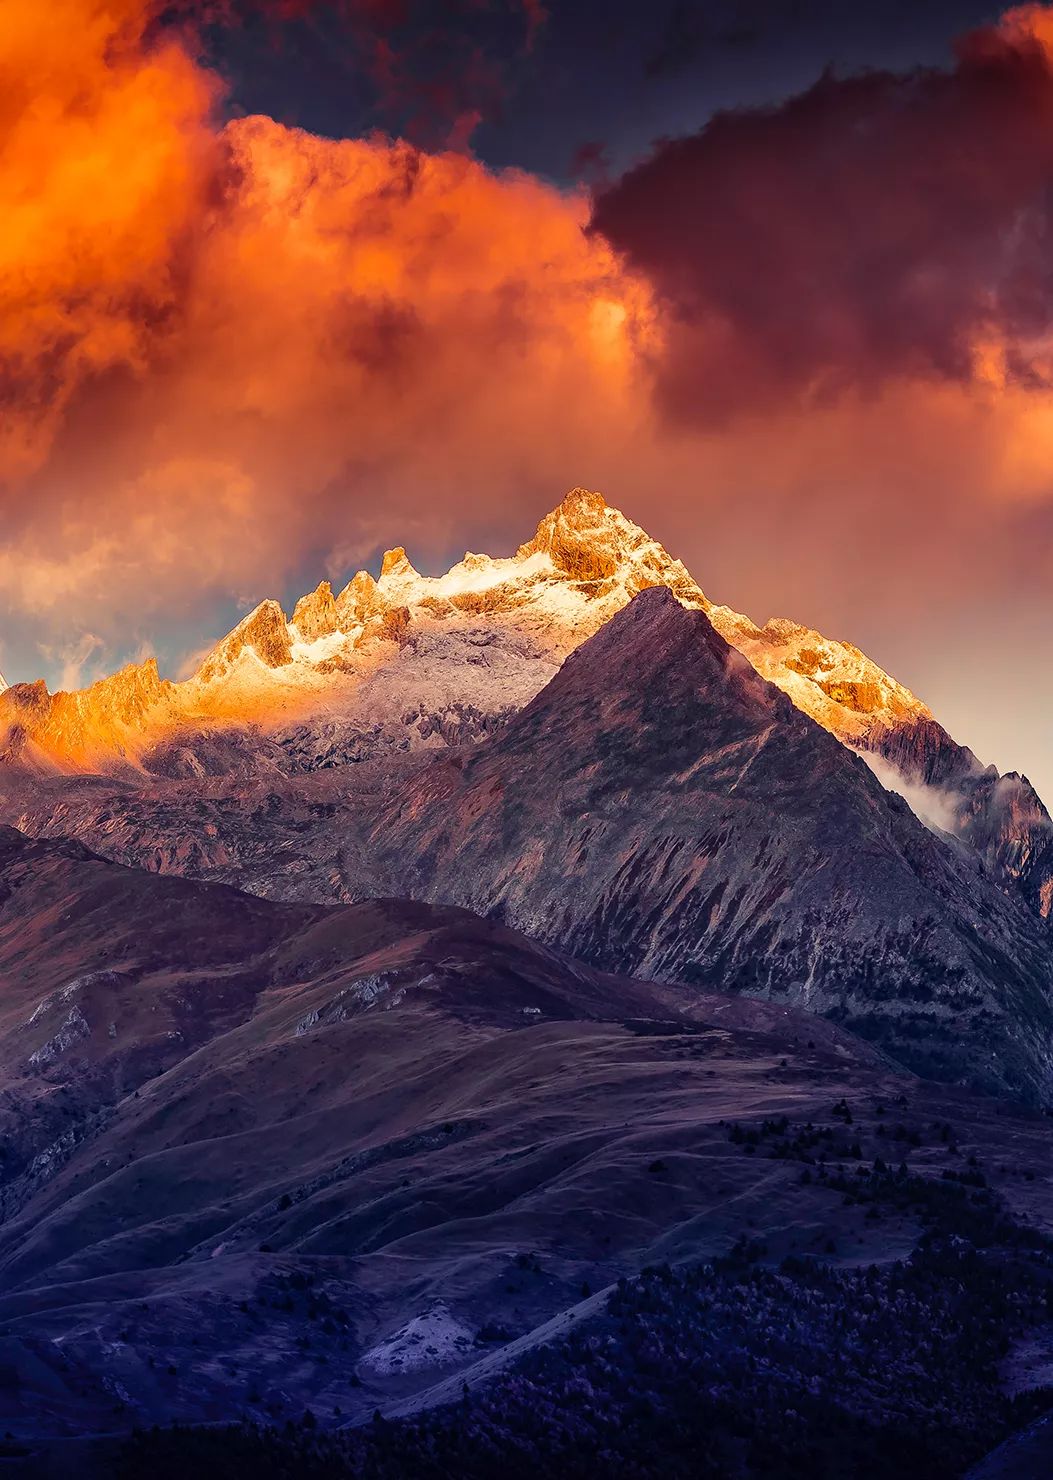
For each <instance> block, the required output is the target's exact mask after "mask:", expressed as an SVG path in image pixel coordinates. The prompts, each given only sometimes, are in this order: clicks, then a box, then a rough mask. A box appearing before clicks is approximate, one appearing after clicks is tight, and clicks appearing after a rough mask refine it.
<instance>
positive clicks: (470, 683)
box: [0, 488, 1053, 915]
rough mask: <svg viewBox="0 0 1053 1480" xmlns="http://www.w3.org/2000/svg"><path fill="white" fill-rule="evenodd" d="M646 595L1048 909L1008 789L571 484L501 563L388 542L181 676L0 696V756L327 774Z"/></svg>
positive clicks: (815, 644)
mask: <svg viewBox="0 0 1053 1480" xmlns="http://www.w3.org/2000/svg"><path fill="white" fill-rule="evenodd" d="M652 586H664V587H666V588H668V589H669V590H670V591H671V592H672V593H673V594H674V596H675V597H676V598H677V600H678V601H679V602H680V604H681V605H682V606H685V607H687V608H688V609H695V610H699V611H703V612H705V613H706V614H707V615H708V617H709V619H710V621H711V623H712V624H713V626H714V628H715V629H716V630H717V631H718V632H719V633H720V634H721V636H722V637H724V638H725V639H726V641H728V642H729V643H730V644H731V645H732V646H733V647H735V648H737V649H738V650H739V652H741V653H742V654H743V655H744V656H745V657H746V658H747V659H748V661H749V662H750V664H751V665H752V666H753V667H754V668H755V669H756V671H757V672H758V673H759V674H761V675H762V676H763V677H764V678H766V679H768V680H769V681H770V682H771V683H773V684H775V685H776V686H777V687H778V688H780V689H781V690H782V691H783V692H784V693H785V694H786V695H787V696H788V697H789V698H790V699H791V700H792V702H793V703H794V705H796V707H797V708H798V709H800V710H802V711H803V712H804V713H805V714H807V715H808V716H809V717H810V718H811V719H813V720H815V721H816V722H817V723H818V724H820V725H821V726H822V727H823V728H824V729H827V730H829V731H830V732H831V733H832V734H834V735H836V736H837V737H838V739H840V740H842V741H844V742H845V743H846V744H848V745H850V746H853V747H854V748H857V749H859V750H860V751H863V752H865V753H869V754H872V755H874V756H877V757H880V758H882V759H883V760H884V762H886V763H887V765H886V766H885V767H884V769H882V770H881V771H880V779H881V780H882V781H883V783H884V784H885V785H887V786H891V787H893V788H894V789H896V790H899V791H901V792H902V793H903V794H904V796H906V797H907V799H908V801H910V803H911V805H912V806H914V807H915V808H916V810H918V812H919V815H920V816H922V817H923V818H924V819H925V820H926V821H927V822H929V823H930V824H931V825H933V826H935V827H937V828H939V829H940V830H942V831H946V832H950V833H952V834H953V835H955V836H957V837H960V838H962V839H963V840H964V841H966V842H967V843H968V844H970V845H971V846H973V847H975V848H976V849H977V851H978V852H979V853H980V855H981V857H982V859H983V860H984V863H985V865H986V866H987V867H988V868H989V869H990V870H992V871H993V873H994V875H995V876H996V877H997V878H998V879H999V880H1001V881H1002V882H1003V883H1004V884H1005V886H1006V887H1010V888H1013V889H1014V890H1016V889H1019V890H1021V891H1022V892H1023V893H1024V895H1025V897H1026V898H1027V899H1028V902H1029V903H1030V905H1031V906H1032V908H1034V909H1035V910H1037V911H1038V912H1039V913H1041V914H1043V915H1048V914H1049V912H1050V908H1051V905H1053V823H1051V822H1050V818H1049V815H1048V813H1047V812H1046V809H1045V808H1044V806H1043V805H1042V802H1041V801H1040V800H1039V798H1038V797H1037V795H1036V794H1035V792H1034V790H1033V788H1032V787H1031V786H1030V784H1029V783H1028V781H1027V780H1026V778H1023V777H1018V776H1009V777H1004V778H1002V777H999V776H998V775H997V774H996V773H995V772H994V771H992V770H989V769H987V770H985V768H984V767H983V766H982V765H981V764H980V763H979V762H978V761H977V760H976V758H975V757H974V756H973V755H972V753H971V752H970V751H968V750H966V749H965V748H963V747H961V746H958V745H956V744H955V742H954V741H953V740H951V738H950V736H948V735H947V733H946V731H945V730H943V729H942V727H941V726H940V725H939V724H938V722H937V721H936V720H935V718H934V717H933V715H932V714H931V712H930V711H929V710H928V708H927V707H926V706H925V705H924V704H923V703H922V701H921V700H920V699H918V698H917V697H916V696H915V695H914V694H912V693H911V692H910V690H909V689H907V688H905V687H904V686H903V685H902V684H900V683H898V682H897V681H896V680H895V679H894V678H892V677H891V676H890V675H889V674H887V673H885V672H884V671H883V670H882V669H881V668H879V667H878V666H877V664H875V663H873V662H871V660H870V659H869V658H867V656H866V655H865V654H864V653H862V652H860V650H859V649H858V648H856V647H854V646H853V645H852V644H851V643H848V642H841V641H837V640H834V639H831V638H828V637H825V636H823V635H822V634H821V633H818V632H815V631H813V630H811V629H810V628H807V627H802V626H800V625H799V624H797V623H795V622H792V621H790V620H787V619H783V618H776V619H773V620H771V621H769V622H767V623H766V624H765V625H764V626H763V627H758V626H757V625H756V624H755V623H754V622H752V621H751V620H750V619H749V618H748V617H746V616H743V615H742V614H740V613H738V612H736V611H733V610H732V609H731V608H729V607H725V606H718V605H714V604H713V603H711V602H710V601H709V600H708V598H707V597H706V595H705V594H704V592H703V590H702V588H701V587H700V586H699V585H698V583H697V582H696V581H695V580H694V578H693V577H692V576H691V574H690V573H689V572H688V571H687V570H686V569H685V567H684V566H683V565H682V564H681V562H680V561H679V560H676V559H675V558H674V557H672V556H671V555H670V554H669V553H668V552H667V551H666V550H664V549H663V547H662V546H661V545H660V544H658V542H657V541H655V540H653V539H652V538H651V537H650V536H649V535H648V534H647V533H646V532H645V531H644V530H642V529H640V528H639V526H637V525H636V524H634V523H633V522H632V521H631V520H630V519H627V518H626V517H625V515H624V514H622V513H621V512H620V511H619V510H618V509H615V508H613V507H612V506H611V505H610V504H608V503H607V502H606V500H605V499H604V498H603V496H602V495H601V494H599V493H596V492H591V491H589V490H586V489H581V488H576V489H573V490H572V491H571V492H570V493H569V494H568V495H567V496H566V498H564V499H563V501H562V502H561V503H560V504H559V505H558V506H557V507H556V508H554V509H553V510H552V512H551V513H549V514H547V515H546V516H545V517H544V518H543V519H542V520H541V521H540V523H539V524H538V526H537V529H536V531H535V533H534V536H533V537H532V538H531V539H530V540H528V541H527V542H526V543H524V544H522V545H521V546H520V547H519V549H518V550H517V551H516V553H515V554H514V555H512V556H510V557H505V558H494V557H491V556H489V555H485V554H477V553H471V552H469V553H467V554H466V555H465V556H464V559H463V560H461V561H460V562H458V564H456V565H454V566H453V567H452V568H451V569H450V570H448V571H447V572H446V573H445V574H443V575H439V576H425V575H421V574H420V573H419V572H418V571H417V570H416V569H415V567H414V565H413V563H412V561H411V560H410V558H409V556H408V555H407V553H406V551H405V550H404V549H403V548H401V547H397V548H395V549H393V550H389V551H388V552H387V553H386V554H385V556H384V559H383V562H382V568H381V574H380V576H379V578H378V579H374V578H373V577H372V576H371V575H370V574H369V573H368V572H366V571H359V572H358V573H357V574H356V575H354V576H353V577H352V578H351V579H350V580H349V581H348V582H347V584H346V585H345V586H344V587H343V589H342V590H340V591H339V593H338V594H336V595H334V593H333V589H332V587H331V586H330V584H329V582H328V581H323V582H322V583H321V584H320V585H319V586H318V587H317V588H316V589H315V590H314V591H312V592H309V593H308V594H306V595H304V596H303V597H301V598H300V600H299V601H298V602H297V603H296V605H295V608H294V610H293V613H292V617H291V618H288V617H287V616H286V614H285V612H284V611H283V610H282V608H281V606H280V604H279V603H278V602H276V601H264V602H261V604H260V605H259V606H258V607H257V608H256V609H255V610H254V611H253V612H251V613H250V614H249V615H248V616H247V617H245V618H244V620H243V621H242V622H240V623H239V625H238V626H237V627H236V628H235V629H234V631H233V632H231V633H230V634H228V635H227V636H226V637H225V638H223V639H222V640H221V641H220V642H219V643H217V645H216V646H215V647H214V648H213V650H212V651H211V652H210V653H209V655H208V656H207V657H206V658H205V660H204V662H203V663H202V664H201V666H200V668H199V670H198V671H197V673H196V674H195V675H194V676H193V677H192V678H190V679H189V680H187V681H186V682H184V683H168V682H166V681H163V680H161V679H160V678H159V676H158V674H157V672H156V668H154V667H153V666H152V665H150V664H147V665H143V667H141V668H134V669H126V670H124V671H123V672H122V673H120V674H117V675H115V676H114V677H112V678H109V679H105V680H103V681H101V682H100V683H97V684H95V685H93V686H92V687H91V688H90V689H86V690H83V691H80V692H78V693H75V694H62V693H60V694H55V695H50V694H48V692H47V690H46V689H45V688H44V686H43V684H33V685H25V684H20V685H16V686H15V687H14V688H13V689H9V690H7V691H6V692H2V691H0V753H2V754H3V755H4V756H5V757H7V758H8V759H9V760H10V759H15V760H18V761H19V762H20V763H21V764H22V765H32V766H34V767H35V768H36V769H37V770H55V769H58V770H60V771H95V772H103V773H106V772H111V773H120V774H122V775H126V776H127V775H132V774H135V773H138V774H143V773H146V774H150V773H157V774H161V775H168V776H171V775H173V774H174V775H176V776H184V777H192V776H193V775H195V774H197V773H199V772H207V773H209V774H214V775H220V774H224V772H227V771H229V772H230V773H231V774H235V773H237V774H241V773H244V772H246V771H248V772H250V773H253V774H255V773H259V772H260V771H261V770H262V771H265V772H271V771H275V770H276V771H279V772H290V771H291V772H308V771H311V770H313V769H316V768H326V769H332V768H334V767H340V766H343V765H346V764H350V763H358V762H360V761H362V760H367V759H376V758H383V757H385V756H390V755H400V754H403V753H406V752H410V753H412V752H417V751H427V750H434V749H441V748H445V747H447V746H449V745H450V744H456V745H459V744H463V743H467V742H471V741H474V740H477V739H479V738H480V737H481V736H483V735H486V734H490V733H492V732H493V731H494V729H495V727H496V726H498V725H499V724H500V723H502V722H503V721H504V720H505V719H506V718H507V717H508V716H509V715H510V714H513V713H515V712H516V711H517V710H519V709H521V708H522V707H523V706H524V705H525V704H527V703H528V702H529V701H530V700H531V699H532V698H533V697H534V695H535V694H537V693H538V692H539V691H540V690H541V689H542V688H543V687H544V685H545V684H546V683H547V682H548V681H549V680H550V679H551V678H552V676H553V674H554V673H555V672H556V670H557V668H558V666H559V665H560V663H562V662H563V660H564V659H565V658H566V657H567V656H568V655H569V654H570V653H572V652H573V651H574V650H575V649H576V648H577V647H579V646H580V645H581V643H583V642H584V641H585V640H586V639H588V638H589V637H591V636H592V635H593V634H594V633H596V632H597V631H599V629H600V628H601V627H602V626H603V625H604V624H605V623H606V622H608V621H609V620H610V619H611V617H613V616H614V615H615V614H616V613H617V612H618V611H620V610H621V609H622V608H623V607H624V606H625V605H626V604H627V603H628V602H629V601H631V600H632V598H633V597H634V596H635V595H637V594H638V593H639V592H641V591H644V590H646V589H647V588H648V587H652ZM97 843H98V840H97V839H96V844H97Z"/></svg>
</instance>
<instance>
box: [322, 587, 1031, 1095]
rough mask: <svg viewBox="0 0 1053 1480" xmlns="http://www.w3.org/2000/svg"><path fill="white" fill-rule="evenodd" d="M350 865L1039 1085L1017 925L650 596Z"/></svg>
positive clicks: (365, 885) (671, 604)
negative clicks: (356, 863)
mask: <svg viewBox="0 0 1053 1480" xmlns="http://www.w3.org/2000/svg"><path fill="white" fill-rule="evenodd" d="M357 857H358V878H357V881H356V880H355V876H354V873H353V872H352V873H351V874H350V880H351V883H352V887H353V889H354V888H355V887H357V889H358V890H359V891H362V892H364V891H366V890H368V889H371V888H375V887H377V885H378V883H379V887H380V888H381V889H382V890H387V889H391V888H393V887H395V884H396V881H397V887H398V888H399V889H400V890H401V891H402V892H405V893H409V894H412V895H414V896H416V897H420V898H425V899H444V900H452V901H455V902H457V903H459V904H463V905H466V906H467V907H469V908H471V909H474V910H477V911H479V912H480V913H483V914H488V915H491V916H493V917H495V918H499V919H502V920H505V921H507V922H508V923H509V924H512V925H515V926H516V927H517V928H519V929H522V930H525V931H526V932H527V933H529V934H531V935H533V936H535V937H537V938H539V939H542V940H547V941H550V942H557V941H558V942H559V943H560V944H561V945H562V946H563V947H564V949H567V950H569V951H570V952H572V953H573V954H574V955H576V956H580V957H582V958H583V959H585V960H588V961H591V962H593V963H594V964H596V965H601V966H603V967H605V968H606V969H608V970H616V971H622V972H626V973H629V974H632V975H638V976H642V977H645V978H649V979H655V980H659V981H680V982H688V983H702V984H708V985H711V986H716V985H718V984H719V986H720V989H721V990H726V991H732V992H744V993H749V994H753V995H758V996H768V997H772V998H774V999H775V1000H778V1001H783V1002H789V1003H793V1004H794V1005H797V1006H803V1007H806V1008H808V1009H810V1010H811V1011H814V1012H820V1013H824V1014H829V1015H833V1016H835V1017H836V1019H837V1020H838V1021H840V1022H842V1023H844V1024H846V1025H847V1026H849V1027H851V1028H853V1029H854V1030H855V1031H857V1032H862V1033H865V1034H867V1035H869V1036H873V1037H875V1038H876V1039H878V1040H879V1041H880V1042H881V1043H882V1044H883V1045H884V1046H885V1047H886V1048H888V1049H889V1051H890V1052H892V1053H894V1054H896V1055H897V1056H898V1057H899V1058H900V1059H902V1060H903V1061H904V1062H906V1063H909V1064H911V1065H913V1066H914V1067H916V1068H919V1069H921V1070H922V1072H927V1073H930V1074H937V1075H941V1076H947V1075H950V1076H964V1077H967V1078H969V1079H972V1080H974V1081H976V1082H979V1083H985V1084H988V1085H990V1086H992V1087H1002V1088H1005V1087H1010V1088H1013V1089H1015V1090H1017V1091H1020V1090H1024V1091H1025V1092H1027V1093H1029V1094H1030V1095H1031V1096H1033V1097H1034V1098H1037V1099H1040V1100H1048V1099H1049V1098H1050V1094H1051V1091H1053V1036H1051V1030H1053V960H1051V958H1050V952H1049V948H1048V941H1047V938H1046V936H1045V933H1044V931H1043V930H1042V929H1041V927H1040V926H1039V924H1038V922H1037V921H1035V920H1034V918H1033V917H1032V916H1031V915H1030V914H1029V912H1027V911H1026V909H1025V908H1024V906H1023V904H1022V902H1021V901H1019V900H1016V899H1011V898H1007V897H1006V896H1005V895H1004V894H1003V893H1002V892H1001V891H1000V890H999V889H998V888H996V887H994V886H993V885H992V883H991V882H990V881H989V880H988V879H987V878H986V877H985V876H984V874H983V871H982V869H981V867H980V866H979V864H978V862H977V861H976V860H975V858H974V857H972V856H971V855H970V853H968V852H967V851H966V850H965V849H964V848H962V847H961V846H959V845H954V844H948V843H947V842H945V841H942V840H940V839H939V838H937V837H935V836H934V835H933V834H932V833H931V832H929V830H928V829H926V828H925V827H923V826H922V824H921V823H920V822H919V821H918V820H917V819H916V817H915V816H914V815H913V813H912V812H911V811H910V809H909V808H908V807H907V806H906V805H905V804H904V803H903V802H902V801H901V800H900V798H898V797H896V796H895V795H893V794H891V793H889V792H887V791H885V790H884V789H883V788H882V787H881V786H880V785H879V784H878V782H877V781H876V780H875V778H874V776H873V775H872V774H871V772H870V770H869V769H868V768H867V766H866V765H865V764H864V763H863V761H862V760H861V759H860V758H859V757H857V756H854V755H853V754H852V753H851V752H850V751H849V750H848V749H847V748H846V747H845V746H843V745H841V744H839V743H838V742H837V741H836V740H835V739H834V738H833V737H832V736H831V735H829V734H828V733H826V731H824V730H823V729H822V728H821V727H820V726H818V725H816V724H815V723H814V722H813V721H811V720H810V719H808V718H807V716H805V715H803V714H802V713H801V712H800V711H799V710H797V709H796V708H795V707H794V706H793V705H792V704H791V703H790V702H789V701H788V700H787V698H786V696H785V695H784V694H782V693H781V692H780V691H779V690H778V689H776V688H775V687H774V686H773V685H771V684H769V683H767V682H766V681H765V680H764V679H762V678H761V677H760V675H759V674H758V673H757V671H756V670H755V669H754V668H753V667H752V666H751V665H750V664H749V663H747V662H746V661H745V659H744V658H743V657H742V655H741V654H740V653H739V652H738V651H737V650H736V649H734V648H732V647H731V646H730V645H729V644H728V643H726V642H725V641H724V639H723V638H722V637H721V636H720V634H719V633H718V632H717V631H716V629H715V628H714V626H713V625H712V623H711V622H710V620H709V617H708V616H707V615H706V613H705V612H702V611H697V610H696V611H691V610H688V609H686V608H684V607H683V606H681V605H680V603H679V602H678V601H677V599H676V598H675V597H674V596H673V595H672V593H671V592H670V591H668V590H667V589H665V588H664V587H659V588H657V589H655V590H649V591H644V592H643V593H642V594H640V595H639V596H637V597H636V598H635V599H634V600H633V601H632V602H631V603H630V604H629V606H628V607H626V608H624V609H623V610H622V611H620V612H619V613H618V614H617V615H616V616H614V617H613V618H612V619H611V621H610V622H609V623H608V624H607V625H606V626H605V627H604V628H602V629H601V631H600V632H599V633H597V635H596V636H594V637H592V638H590V639H589V641H587V642H586V643H584V644H583V645H582V646H581V647H580V648H579V649H578V650H577V651H576V652H574V653H573V654H572V655H571V657H570V658H568V659H567V661H566V662H565V663H564V665H563V667H562V668H561V670H560V672H559V674H558V675H557V676H556V677H555V678H554V679H553V680H552V682H551V683H549V684H548V685H547V686H546V688H545V689H544V690H542V692H541V693H540V694H539V695H538V696H537V697H536V698H535V699H533V700H532V701H531V702H530V704H528V705H527V706H526V708H525V709H523V710H522V711H521V713H519V714H518V715H517V716H515V718H513V719H512V720H510V721H509V722H508V724H507V725H506V726H505V727H504V729H503V730H502V731H501V732H500V733H499V734H498V735H497V736H495V737H494V738H493V739H492V740H490V741H488V742H484V743H482V744H480V745H478V746H476V747H473V748H471V749H469V750H466V751H461V752H455V753H451V754H450V755H449V757H448V758H443V759H440V760H436V761H434V762H433V763H432V764H431V765H430V766H429V767H427V768H425V769H424V770H422V771H421V772H419V773H418V774H417V775H416V776H415V777H413V778H412V779H410V780H409V781H408V782H407V783H406V784H405V785H404V786H403V787H401V788H400V789H398V790H397V791H396V792H395V793H394V794H393V796H392V797H391V798H390V799H389V800H388V801H386V803H385V804H383V805H382V806H381V808H380V809H379V812H378V814H377V815H376V818H375V820H374V821H373V823H372V826H371V828H370V829H369V831H368V832H367V833H366V834H365V835H364V836H363V837H362V838H361V840H360V843H359V848H358V854H357ZM348 866H349V867H351V865H350V864H348Z"/></svg>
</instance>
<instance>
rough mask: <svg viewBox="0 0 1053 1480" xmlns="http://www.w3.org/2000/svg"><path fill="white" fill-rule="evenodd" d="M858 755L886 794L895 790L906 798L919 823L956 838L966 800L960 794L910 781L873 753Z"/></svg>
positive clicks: (931, 830) (866, 752)
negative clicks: (963, 804)
mask: <svg viewBox="0 0 1053 1480" xmlns="http://www.w3.org/2000/svg"><path fill="white" fill-rule="evenodd" d="M856 754H857V755H859V757H860V758H861V759H862V760H863V761H865V762H866V764H867V765H868V766H869V768H870V770H871V771H873V773H874V775H875V776H876V777H877V779H878V780H879V781H880V782H881V785H882V786H883V787H884V788H885V790H886V791H894V792H896V794H897V795H898V796H901V797H902V798H903V800H904V801H905V802H906V803H907V806H908V807H909V808H910V810H911V811H912V812H913V813H914V815H915V817H917V819H918V821H919V822H923V823H924V824H925V826H926V827H927V828H928V829H929V831H930V832H935V833H949V834H950V835H951V836H952V837H956V836H957V834H958V833H959V832H960V831H961V826H960V819H961V809H962V803H963V797H962V795H961V793H960V792H956V791H953V790H946V789H944V788H942V787H939V786H926V784H925V783H924V782H923V781H911V780H910V779H909V778H908V777H906V776H904V774H903V772H902V771H900V770H899V769H898V768H897V767H896V766H894V765H892V764H891V762H889V761H887V760H886V759H885V758H884V756H881V755H878V754H877V753H876V752H874V751H867V750H860V751H857V752H856Z"/></svg>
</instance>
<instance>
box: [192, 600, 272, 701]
mask: <svg viewBox="0 0 1053 1480" xmlns="http://www.w3.org/2000/svg"><path fill="white" fill-rule="evenodd" d="M246 649H248V650H251V652H253V653H254V654H255V656H256V657H257V658H258V659H259V661H260V662H261V663H262V664H263V666H264V667H265V668H281V667H283V666H284V665H286V664H288V663H291V662H292V640H291V638H290V636H289V624H288V622H287V621H286V620H285V613H284V612H283V611H282V609H281V607H280V606H279V604H278V602H276V601H261V602H260V604H259V606H258V607H256V608H255V610H254V611H251V612H250V613H249V615H248V616H247V617H246V618H245V619H244V620H243V621H241V622H239V623H238V625H237V626H236V627H235V628H234V631H233V632H231V633H230V634H229V636H227V637H225V638H224V639H223V641H222V642H221V643H219V644H218V646H217V647H214V648H213V649H212V651H211V653H209V655H208V657H207V658H206V659H205V661H204V662H203V663H202V665H201V667H200V668H199V670H198V673H197V677H198V679H199V680H200V681H201V682H203V683H210V682H211V681H212V680H214V679H217V678H223V677H225V676H226V675H227V674H228V673H229V672H230V671H231V669H232V668H233V667H234V665H235V664H236V663H237V661H238V659H239V658H240V657H241V655H242V653H243V652H245V651H246Z"/></svg>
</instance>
